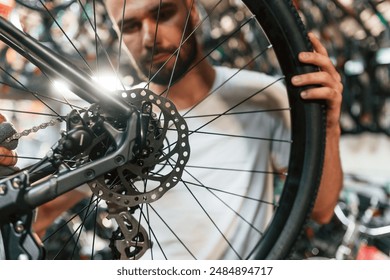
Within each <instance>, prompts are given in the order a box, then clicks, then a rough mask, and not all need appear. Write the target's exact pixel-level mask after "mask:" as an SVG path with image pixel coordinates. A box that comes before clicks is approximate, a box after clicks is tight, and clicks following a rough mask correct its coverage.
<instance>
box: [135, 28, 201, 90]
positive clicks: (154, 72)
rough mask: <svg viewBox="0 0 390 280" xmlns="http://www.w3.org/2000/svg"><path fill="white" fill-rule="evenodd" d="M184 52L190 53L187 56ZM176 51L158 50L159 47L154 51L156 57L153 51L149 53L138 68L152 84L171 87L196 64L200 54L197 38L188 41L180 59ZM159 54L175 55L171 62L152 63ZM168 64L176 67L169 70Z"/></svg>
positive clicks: (180, 54) (192, 37) (193, 37)
mask: <svg viewBox="0 0 390 280" xmlns="http://www.w3.org/2000/svg"><path fill="white" fill-rule="evenodd" d="M185 38H186V37H185ZM183 50H186V51H188V52H187V53H186V54H185V53H184V52H183ZM175 51H176V49H170V50H166V49H158V47H156V48H155V50H154V55H153V54H152V52H153V51H150V52H148V53H147V54H146V55H145V56H143V59H141V63H140V65H138V67H139V69H140V70H141V72H142V73H143V75H144V76H145V77H148V78H149V79H150V80H151V82H153V83H155V84H158V85H163V86H170V85H171V84H174V83H175V82H177V81H178V80H179V79H180V78H182V77H183V76H184V75H185V74H186V73H187V71H188V70H189V69H190V67H191V65H192V64H193V63H194V61H195V59H196V57H197V52H198V48H197V42H196V38H195V36H194V35H192V36H191V37H190V38H188V40H187V41H186V43H185V44H184V45H183V47H182V49H181V50H180V53H179V57H177V54H176V53H175ZM158 54H173V55H172V56H171V57H170V60H169V62H165V61H164V62H158V63H153V62H150V60H151V58H152V57H153V56H156V55H158ZM176 58H177V61H176ZM145 61H149V62H145ZM151 63H153V65H152V67H150V64H151ZM168 64H170V65H175V66H172V67H169V68H168ZM172 72H173V74H172Z"/></svg>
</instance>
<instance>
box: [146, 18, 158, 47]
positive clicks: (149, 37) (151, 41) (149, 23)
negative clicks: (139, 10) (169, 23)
mask: <svg viewBox="0 0 390 280" xmlns="http://www.w3.org/2000/svg"><path fill="white" fill-rule="evenodd" d="M156 26H157V24H156V22H155V21H153V20H150V19H147V20H145V21H144V22H143V24H142V32H143V34H142V43H143V46H144V47H146V48H152V47H154V45H155V44H156V43H157V42H156V41H157V40H158V39H157V36H156Z"/></svg>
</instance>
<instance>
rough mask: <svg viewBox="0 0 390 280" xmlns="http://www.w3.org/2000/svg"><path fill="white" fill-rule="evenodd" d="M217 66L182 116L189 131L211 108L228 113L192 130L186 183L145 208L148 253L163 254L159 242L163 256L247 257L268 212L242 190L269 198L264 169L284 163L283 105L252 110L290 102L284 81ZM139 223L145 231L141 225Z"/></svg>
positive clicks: (270, 184)
mask: <svg viewBox="0 0 390 280" xmlns="http://www.w3.org/2000/svg"><path fill="white" fill-rule="evenodd" d="M215 69H216V79H215V82H214V85H213V88H212V90H211V91H210V95H209V96H208V97H207V99H206V102H202V103H201V104H200V105H198V106H196V107H195V108H194V109H193V110H191V111H190V112H189V113H188V114H186V115H185V118H186V122H187V124H188V127H189V131H194V130H197V129H198V128H199V127H202V126H204V125H205V124H207V123H208V122H209V121H210V120H213V119H215V118H216V114H223V113H227V114H225V115H224V116H221V117H219V118H217V119H216V120H214V121H213V122H211V123H210V124H207V125H205V126H204V127H203V128H201V129H200V130H199V132H201V133H193V134H191V135H190V137H189V142H190V147H191V156H190V159H189V161H188V163H187V166H186V168H185V171H184V173H183V176H182V181H183V182H184V183H183V182H180V183H178V184H177V185H176V186H175V187H174V188H172V189H171V190H169V191H168V192H167V193H166V194H165V195H164V196H163V197H162V198H161V199H159V200H158V201H156V202H154V203H152V207H153V208H154V209H155V210H156V211H158V213H159V216H157V215H156V214H154V211H152V210H149V214H148V215H149V217H150V218H149V219H150V224H151V227H152V234H150V235H151V236H150V237H151V238H152V240H153V258H154V259H164V258H165V256H164V255H163V254H161V253H160V252H159V251H160V248H159V247H161V248H162V249H163V250H164V253H165V255H166V257H167V258H168V259H192V258H193V256H191V254H193V255H194V257H195V258H196V259H238V258H245V257H246V256H247V255H248V254H249V252H250V250H251V248H252V246H253V244H254V243H256V242H257V241H258V240H259V238H260V237H261V232H263V230H264V228H265V226H266V224H267V222H268V221H269V219H270V217H271V216H272V211H273V206H272V205H271V204H264V203H259V202H258V201H255V200H252V199H246V198H243V197H251V198H256V199H261V200H263V201H268V202H270V203H272V202H273V199H274V197H273V175H272V174H270V173H268V172H272V170H273V167H274V168H276V169H278V170H281V169H283V168H285V167H286V166H287V160H288V157H289V149H290V143H289V141H290V139H291V137H290V131H289V129H288V123H289V121H288V110H286V111H284V110H275V111H265V112H262V113H260V112H258V111H259V110H267V109H281V108H285V109H287V108H288V102H287V98H286V93H285V88H284V85H283V84H282V82H276V81H277V78H275V77H270V76H267V75H264V74H261V73H256V72H250V71H246V70H242V71H238V70H237V69H230V68H225V67H216V68H215ZM227 80H228V82H227V83H226V81H227ZM270 84H272V85H270ZM188 94H190V93H188ZM252 95H254V97H253V98H250V99H248V98H249V97H251V96H252ZM246 99H248V100H247V101H245V102H244V100H246ZM238 103H240V105H237V104H238ZM242 112H251V113H248V114H241V113H242ZM181 113H182V114H185V112H181ZM206 115H207V116H206ZM210 115H212V116H210ZM194 116H204V117H194ZM191 117H193V118H191ZM215 133H217V134H222V136H221V135H216V134H215ZM228 135H244V136H245V137H228ZM258 138H261V140H259V139H258ZM269 139H277V140H282V141H271V140H269ZM203 167H211V168H212V169H207V168H203ZM206 187H207V188H212V189H207V188H206ZM215 189H217V190H222V191H216V190H215ZM189 190H190V191H189ZM230 193H238V194H240V195H242V197H240V196H235V195H232V194H230ZM198 201H199V202H198ZM222 201H223V202H222ZM144 211H145V209H144ZM205 212H207V214H205ZM237 213H239V215H237ZM162 220H164V222H163V221H162ZM249 224H254V225H255V227H256V229H257V230H255V229H253V228H252V227H251V226H249ZM144 227H145V228H146V231H147V232H148V228H147V225H144ZM171 230H172V231H173V232H175V234H176V235H177V236H178V237H179V238H180V240H181V242H182V243H183V244H185V246H184V245H182V244H180V242H178V241H177V238H176V236H175V235H174V234H172V232H171ZM221 233H223V235H222V234H221ZM154 237H156V238H157V240H158V241H156V240H155V239H154ZM231 247H233V248H234V249H231ZM188 251H190V252H191V253H189V252H188ZM144 258H146V259H148V258H151V253H150V252H146V254H145V256H144Z"/></svg>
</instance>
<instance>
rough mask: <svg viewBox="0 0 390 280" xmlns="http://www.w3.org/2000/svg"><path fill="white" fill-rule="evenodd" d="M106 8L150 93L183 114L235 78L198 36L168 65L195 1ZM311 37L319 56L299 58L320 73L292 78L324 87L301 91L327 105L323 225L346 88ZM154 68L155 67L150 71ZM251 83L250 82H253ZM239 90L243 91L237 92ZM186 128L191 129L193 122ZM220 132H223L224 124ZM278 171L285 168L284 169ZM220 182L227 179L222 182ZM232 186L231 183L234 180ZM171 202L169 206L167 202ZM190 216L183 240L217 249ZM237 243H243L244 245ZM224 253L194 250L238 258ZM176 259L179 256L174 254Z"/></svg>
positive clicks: (334, 193) (336, 183)
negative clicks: (213, 60) (208, 55)
mask: <svg viewBox="0 0 390 280" xmlns="http://www.w3.org/2000/svg"><path fill="white" fill-rule="evenodd" d="M160 2H161V6H160ZM106 7H107V11H108V13H109V15H110V17H111V19H112V21H113V23H114V27H115V29H116V31H117V32H118V34H120V37H121V38H122V40H123V44H124V46H125V49H126V50H127V51H128V54H129V56H130V58H131V60H132V62H133V64H134V65H135V67H136V68H137V69H138V72H139V73H140V76H141V77H144V78H145V80H147V79H148V78H150V77H153V79H152V82H151V83H150V84H149V88H150V89H151V90H152V91H154V92H155V93H157V94H159V93H165V94H166V95H168V97H169V99H170V100H172V101H173V102H174V104H175V105H176V106H177V108H178V109H179V110H181V111H184V112H185V110H186V109H188V108H191V107H192V106H194V105H195V104H198V103H200V102H201V101H202V100H204V99H205V98H206V96H207V95H208V94H209V93H210V92H213V91H214V90H215V88H216V87H217V86H218V84H217V81H218V80H220V77H221V76H225V77H228V76H229V74H228V73H234V72H231V71H230V72H229V70H227V69H222V68H216V67H213V66H212V65H210V64H209V62H208V61H207V60H203V59H202V46H201V45H200V44H199V42H198V41H197V39H196V38H195V36H190V37H189V38H188V39H187V40H186V42H185V43H184V44H183V46H182V47H181V48H180V51H179V53H178V54H177V53H175V55H174V56H173V58H172V59H170V60H169V61H168V62H167V63H166V64H165V61H166V60H167V58H169V57H170V56H171V55H172V53H174V52H175V51H176V49H178V47H179V46H180V42H181V40H182V31H183V28H184V27H185V26H187V27H188V28H187V30H186V33H185V34H184V38H187V35H189V34H190V33H191V31H192V29H193V27H194V26H196V25H197V24H198V22H199V15H198V12H197V10H196V8H195V7H194V5H193V0H163V1H160V0H146V1H137V0H127V1H126V2H125V3H124V0H119V1H118V0H106ZM123 8H124V10H123ZM188 13H190V20H189V22H188V24H187V22H186V17H187V15H188ZM157 18H159V23H158V24H157V21H156V19H157ZM309 37H310V40H311V42H312V44H313V47H314V50H315V51H314V52H312V53H311V52H310V53H301V54H300V55H299V59H300V61H301V62H303V63H307V64H313V65H316V66H318V67H319V68H320V69H321V71H320V72H315V73H309V74H304V75H300V76H297V77H293V79H292V83H293V85H296V86H305V85H320V86H319V87H317V88H313V89H310V90H306V91H304V92H302V93H301V97H302V98H303V99H312V100H314V99H324V100H326V102H327V105H328V111H327V127H326V130H327V131H326V132H327V142H326V143H327V146H326V152H325V165H324V170H323V176H322V181H321V186H320V190H319V193H318V198H317V201H316V204H315V207H314V210H313V214H312V217H313V219H314V220H316V221H318V222H320V223H327V222H328V221H329V220H330V218H331V217H332V216H333V209H334V206H335V204H336V203H337V199H338V195H339V192H340V189H341V186H342V170H341V164H340V158H339V146H338V143H339V138H340V128H339V116H340V106H341V100H342V90H343V86H342V84H341V78H340V75H339V74H338V73H337V71H336V70H335V68H334V66H333V65H332V63H331V61H330V59H329V57H328V54H327V52H326V50H325V48H324V47H323V46H322V45H321V43H320V42H319V40H318V39H317V38H316V37H315V36H314V35H313V34H309ZM176 57H177V60H176ZM196 62H199V63H197V66H196V67H194V68H193V69H191V71H189V72H187V71H188V70H189V69H190V68H192V66H193V65H194V64H195V63H196ZM151 64H152V66H151V67H150V65H151ZM160 68H161V69H160ZM172 72H174V74H173V75H172V74H171V73H172ZM243 72H245V71H243ZM245 75H251V74H250V73H248V72H245V74H242V75H239V77H240V78H242V79H245V80H246V78H245ZM240 78H236V80H239V79H240ZM253 78H254V79H256V78H257V79H259V76H255V77H253ZM264 79H266V78H264ZM232 80H233V79H232ZM248 81H249V82H250V79H249V80H248ZM172 82H173V83H172ZM236 83H239V82H236ZM230 87H232V86H231V85H230V84H229V86H225V87H224V89H221V96H222V95H224V98H225V100H223V101H221V102H220V101H215V103H214V105H215V106H214V105H213V106H214V108H212V109H213V110H214V113H216V114H218V106H223V104H224V102H225V103H226V102H229V100H227V99H229V97H226V96H229V95H230V99H231V98H234V92H231V93H226V92H225V91H227V92H229V90H228V89H227V88H230ZM167 88H168V89H167ZM233 88H234V85H233ZM236 90H239V89H238V88H237V89H236ZM207 98H209V97H207ZM212 98H213V97H212ZM213 102H214V101H213ZM222 111H223V110H222ZM234 121H235V119H231V122H229V124H227V125H228V126H225V128H227V127H229V126H231V125H232V124H231V123H234ZM246 121H249V120H245V121H243V122H245V125H246V124H247V123H246ZM188 125H189V127H191V123H190V121H189V123H188ZM245 125H241V124H238V126H237V128H238V129H240V128H241V126H245ZM221 129H224V127H223V126H222V125H221ZM278 129H279V128H278ZM283 133H284V132H283ZM283 135H284V134H283ZM195 138H196V136H191V142H192V143H193V142H196V141H197V140H195ZM224 144H225V143H222V142H220V143H218V144H215V145H213V147H211V146H206V147H208V148H209V149H207V148H206V149H205V152H204V154H211V153H212V152H213V151H214V150H215V147H216V146H220V145H224ZM206 151H207V152H206ZM263 151H264V149H263V148H262V149H261V150H259V151H258V152H259V153H260V152H261V153H263ZM237 153H238V152H237ZM240 153H241V152H240ZM253 153H257V152H253V150H251V151H250V152H248V154H247V156H248V157H250V155H251V154H253ZM216 156H218V154H217V153H216V155H215V156H214V157H213V156H211V155H209V156H208V159H209V160H211V161H212V160H213V158H215V157H216ZM219 156H221V155H219ZM270 156H271V155H270ZM205 157H207V155H205ZM191 160H193V161H196V160H197V159H193V158H192V159H191ZM255 161H256V159H253V162H255ZM207 163H208V162H207ZM199 165H200V164H199ZM279 167H280V168H283V166H279ZM207 176H208V175H205V177H207ZM204 180H207V179H204ZM218 180H223V179H221V178H218ZM229 180H230V179H226V181H227V182H229ZM240 180H241V182H244V181H245V180H248V181H251V182H252V180H258V181H261V180H262V181H263V182H264V183H266V181H267V178H266V177H264V178H259V179H253V178H249V177H244V176H243V177H241V178H240ZM214 181H215V180H214ZM202 184H204V185H206V186H207V184H206V183H204V182H203V181H202ZM230 184H232V182H231V181H230ZM247 191H248V192H247V193H250V191H251V190H250V189H248V190H247ZM266 193H267V191H266V190H264V196H266V195H268V196H269V194H266ZM166 196H168V197H170V199H171V200H169V199H168V201H171V202H175V201H184V202H183V203H182V204H187V202H189V201H187V200H185V199H183V198H182V197H181V196H180V194H177V196H175V189H172V190H171V191H169V192H168V193H167V194H166ZM159 203H160V201H157V202H156V207H157V206H158V205H159ZM167 203H168V204H169V202H167ZM210 203H211V202H210ZM160 204H161V205H160V206H161V207H159V208H160V209H163V211H164V209H166V208H168V207H169V205H165V206H166V207H164V204H163V202H161V203H160ZM205 204H207V203H205ZM237 207H240V206H237ZM243 207H245V206H243ZM212 211H213V210H212ZM261 211H263V210H261ZM261 211H259V213H262V212H261ZM214 212H215V215H217V214H216V213H217V212H218V211H217V210H215V211H214ZM266 212H267V211H266V210H264V215H266ZM165 214H166V215H174V213H173V212H171V213H170V212H169V210H166V213H165ZM220 214H221V215H223V217H224V219H226V220H229V217H228V216H226V213H225V214H224V213H220ZM191 215H195V214H194V213H193V212H190V213H189V216H188V217H187V216H185V215H179V214H178V215H177V216H185V217H184V218H183V221H182V222H183V223H184V222H185V221H184V220H185V219H191V220H193V221H194V222H193V224H195V225H193V226H192V227H191V226H188V227H189V228H190V229H187V230H185V229H184V230H183V231H184V233H183V235H191V230H192V232H193V234H192V235H196V234H197V235H202V234H203V235H204V238H202V237H201V238H198V240H196V238H193V239H194V241H193V242H195V243H196V242H198V244H199V245H200V246H202V245H203V246H205V247H207V246H208V245H210V246H213V244H212V243H207V241H208V240H205V239H208V238H210V237H207V236H210V235H212V234H211V233H210V231H208V230H205V231H202V230H201V229H203V227H205V226H203V225H199V224H197V222H196V217H192V216H191ZM175 217H176V216H175ZM177 219H179V220H180V218H179V217H177ZM180 223H181V222H177V224H180ZM231 223H233V222H231ZM187 224H188V223H187ZM182 227H187V226H182ZM239 227H241V225H240V226H237V228H235V229H234V230H233V231H234V234H233V235H245V234H247V232H243V230H241V231H240V228H239ZM200 228H201V229H200ZM222 228H224V230H223V231H226V232H228V231H229V230H231V227H230V225H226V227H224V226H222ZM195 231H196V232H195ZM245 236H246V235H245ZM248 236H249V235H248ZM233 239H234V238H233ZM165 241H166V243H167V244H169V242H170V240H169V238H168V237H167V238H166V240H165ZM241 241H242V240H241ZM202 242H203V243H202ZM213 242H214V241H213ZM233 242H234V241H233ZM237 242H238V243H239V242H240V241H237ZM222 243H223V242H222ZM193 247H197V246H193ZM224 248H225V247H224V246H223V245H221V246H215V244H214V247H212V248H211V249H210V248H209V250H208V251H207V252H201V250H197V248H195V249H194V250H197V252H200V254H201V255H202V256H203V257H206V258H219V257H221V256H223V257H227V258H230V257H233V258H234V256H232V255H231V254H230V253H226V252H225V251H224ZM173 251H174V249H173ZM172 254H173V255H175V252H172ZM233 255H234V254H233ZM175 256H176V257H177V258H183V255H180V254H177V255H175Z"/></svg>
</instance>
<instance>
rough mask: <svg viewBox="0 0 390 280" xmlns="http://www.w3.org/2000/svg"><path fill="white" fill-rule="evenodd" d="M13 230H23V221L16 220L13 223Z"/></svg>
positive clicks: (19, 231)
mask: <svg viewBox="0 0 390 280" xmlns="http://www.w3.org/2000/svg"><path fill="white" fill-rule="evenodd" d="M15 230H16V232H17V233H22V232H23V231H24V225H23V222H21V221H17V222H16V224H15Z"/></svg>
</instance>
